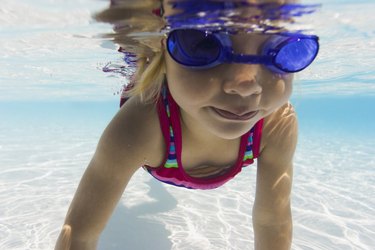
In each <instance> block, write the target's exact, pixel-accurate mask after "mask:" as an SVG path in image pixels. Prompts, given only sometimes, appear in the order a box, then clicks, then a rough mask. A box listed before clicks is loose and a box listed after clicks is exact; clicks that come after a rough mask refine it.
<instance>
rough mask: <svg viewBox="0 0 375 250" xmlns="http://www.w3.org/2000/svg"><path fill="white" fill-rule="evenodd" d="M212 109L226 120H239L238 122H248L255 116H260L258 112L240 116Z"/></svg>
mask: <svg viewBox="0 0 375 250" xmlns="http://www.w3.org/2000/svg"><path fill="white" fill-rule="evenodd" d="M212 109H213V110H214V111H215V113H217V114H218V115H219V116H221V117H223V118H225V119H229V120H237V121H246V120H249V119H251V118H253V117H254V116H256V115H257V114H258V111H251V112H248V113H245V114H242V115H238V114H235V113H232V112H230V111H226V110H222V109H218V108H212Z"/></svg>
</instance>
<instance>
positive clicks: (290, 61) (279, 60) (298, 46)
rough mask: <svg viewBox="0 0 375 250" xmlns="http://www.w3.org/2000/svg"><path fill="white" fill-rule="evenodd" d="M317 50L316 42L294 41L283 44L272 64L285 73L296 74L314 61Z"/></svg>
mask: <svg viewBox="0 0 375 250" xmlns="http://www.w3.org/2000/svg"><path fill="white" fill-rule="evenodd" d="M318 50H319V44H318V42H317V40H314V39H307V38H298V39H294V41H289V42H287V43H285V44H283V46H282V47H281V48H280V50H279V51H278V53H277V54H276V56H275V58H274V64H275V65H277V67H278V68H280V69H281V70H283V71H285V72H298V71H301V70H303V69H304V68H306V67H307V66H309V65H310V64H311V63H312V61H314V59H315V57H316V55H317V52H318Z"/></svg>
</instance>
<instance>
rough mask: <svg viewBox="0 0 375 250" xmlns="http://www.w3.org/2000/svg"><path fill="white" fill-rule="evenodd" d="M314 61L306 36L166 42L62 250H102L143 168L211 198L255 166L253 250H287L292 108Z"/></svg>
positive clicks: (105, 143) (121, 119)
mask: <svg viewBox="0 0 375 250" xmlns="http://www.w3.org/2000/svg"><path fill="white" fill-rule="evenodd" d="M259 2H262V1H258V2H257V3H259ZM265 2H269V1H265ZM164 7H165V15H168V14H169V11H171V10H170V9H168V6H166V5H164ZM245 41H246V42H245ZM317 52H318V39H317V37H316V36H307V35H302V34H299V33H295V34H292V33H283V34H278V35H272V36H270V35H262V34H241V33H239V34H236V35H229V34H228V33H226V32H223V31H206V30H198V29H172V30H171V31H170V32H168V34H167V35H166V38H165V39H163V40H162V43H161V49H160V51H159V52H156V53H153V55H151V56H150V55H148V56H147V57H148V58H147V62H146V59H145V60H143V62H144V64H143V66H142V65H141V64H140V63H141V62H142V58H141V57H139V58H141V59H139V62H138V63H139V64H138V65H139V67H138V72H137V73H138V74H137V76H136V77H135V82H136V84H135V86H134V88H133V89H132V90H131V91H130V92H129V93H130V96H131V97H130V98H129V99H128V100H127V101H126V102H125V104H124V105H123V106H122V108H121V109H120V111H119V112H118V113H117V115H116V116H115V117H114V118H113V120H112V121H111V122H110V124H109V125H108V127H107V128H106V129H105V131H104V133H103V135H102V137H101V138H100V141H99V144H98V146H97V149H96V152H95V154H94V156H93V158H92V160H91V162H90V163H89V166H88V168H87V170H86V172H85V173H84V175H83V177H82V180H81V182H80V185H79V187H78V190H77V192H76V194H75V197H74V199H73V201H72V203H71V206H70V208H69V211H68V213H67V216H66V220H65V223H64V226H63V229H62V232H61V234H60V236H59V239H58V241H57V244H56V249H80V250H83V249H95V248H96V244H97V241H98V238H99V236H100V233H101V232H102V230H103V229H104V227H105V224H106V222H107V220H108V219H109V217H110V216H111V213H112V211H113V210H114V208H115V206H116V204H117V202H118V200H119V199H120V197H121V195H122V193H123V192H124V190H125V187H126V185H127V183H128V182H129V180H130V178H131V177H132V175H133V174H134V173H135V172H136V171H137V170H138V169H139V168H140V167H143V168H144V169H145V170H147V171H148V172H149V173H150V174H151V175H152V176H154V177H155V178H156V179H158V180H160V181H162V182H165V183H168V184H172V185H175V186H178V187H182V188H189V189H212V188H217V187H220V186H221V185H223V184H225V183H226V182H227V181H229V180H230V179H232V178H233V177H235V176H236V175H237V174H238V173H239V172H240V171H241V169H242V167H245V166H247V165H249V164H253V161H254V159H255V158H257V183H256V195H255V197H256V198H255V203H254V207H253V216H252V218H253V227H254V234H255V235H254V238H255V249H289V248H290V246H291V240H292V218H291V208H290V193H291V184H292V166H293V164H292V159H293V155H294V151H295V147H296V143H297V118H296V114H295V112H294V110H293V107H292V106H291V104H290V103H289V102H288V99H289V97H290V95H291V92H292V79H293V73H294V72H298V71H300V70H302V69H304V68H305V67H307V66H308V65H309V64H310V63H311V62H312V61H313V60H314V58H315V56H316V55H317Z"/></svg>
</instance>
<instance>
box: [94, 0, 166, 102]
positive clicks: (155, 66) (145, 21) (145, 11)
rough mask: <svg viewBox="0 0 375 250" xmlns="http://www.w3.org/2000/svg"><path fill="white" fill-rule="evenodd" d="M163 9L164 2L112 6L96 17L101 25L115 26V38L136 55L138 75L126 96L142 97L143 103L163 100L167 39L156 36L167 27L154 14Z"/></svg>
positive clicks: (125, 48)
mask: <svg viewBox="0 0 375 250" xmlns="http://www.w3.org/2000/svg"><path fill="white" fill-rule="evenodd" d="M160 7H161V1H155V0H143V1H121V2H120V1H118V2H113V3H112V2H111V5H110V6H109V8H107V9H105V10H103V11H102V12H100V13H98V14H96V15H95V16H94V18H95V19H96V20H97V21H100V22H106V23H110V24H113V25H114V26H113V27H114V31H115V33H113V34H107V35H105V37H109V38H112V39H113V41H114V43H116V44H119V45H120V46H121V48H122V50H123V51H126V52H130V53H132V54H135V55H136V58H137V60H136V72H135V75H134V76H133V77H130V76H129V81H130V83H129V84H131V86H132V88H131V89H130V90H126V92H125V93H123V94H124V95H125V96H127V97H128V96H139V97H140V99H141V101H142V102H153V101H155V100H157V98H158V97H159V93H160V90H161V88H162V84H163V82H164V79H165V57H164V50H163V48H162V43H161V41H162V39H163V36H162V34H160V36H155V33H160V30H162V28H164V26H165V20H164V19H163V18H162V17H160V16H157V15H155V14H153V12H152V10H155V9H158V8H160ZM143 32H146V33H147V32H151V33H154V36H150V37H147V36H140V37H136V36H132V34H133V33H143Z"/></svg>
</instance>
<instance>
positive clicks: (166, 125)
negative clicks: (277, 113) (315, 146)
mask: <svg viewBox="0 0 375 250" xmlns="http://www.w3.org/2000/svg"><path fill="white" fill-rule="evenodd" d="M157 105H158V114H159V120H160V126H161V129H162V132H163V135H164V140H165V145H166V148H167V149H168V150H167V153H166V156H165V160H164V163H163V164H162V165H161V166H159V167H157V168H155V167H150V166H144V168H145V169H146V170H147V171H148V172H149V173H150V174H151V175H152V176H153V177H155V178H156V179H158V180H159V181H162V182H165V183H168V184H172V185H174V186H178V187H185V188H190V189H214V188H217V187H219V186H221V185H223V184H224V183H226V182H227V181H229V180H230V179H232V178H233V177H234V176H236V175H237V174H238V173H239V172H241V169H242V167H245V166H247V165H249V164H252V163H253V162H254V159H255V158H257V157H258V154H259V147H260V139H261V134H262V126H263V119H262V120H260V121H258V122H257V123H256V124H255V126H254V127H253V128H252V129H251V130H250V131H249V132H247V133H246V134H244V135H243V136H242V137H241V142H240V143H241V144H240V150H239V153H238V159H237V161H236V163H235V164H234V165H233V166H232V167H231V168H229V170H228V171H227V172H226V173H224V174H222V175H219V176H218V175H216V176H213V177H199V178H198V177H192V176H189V175H188V174H187V173H186V172H185V171H184V168H183V167H182V163H181V152H182V138H181V125H180V110H179V107H178V105H177V104H176V102H175V101H174V100H173V98H172V96H171V95H170V94H169V91H168V89H167V87H164V88H163V93H162V95H161V97H160V99H159V101H158V102H157ZM219 153H220V152H218V154H219Z"/></svg>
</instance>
